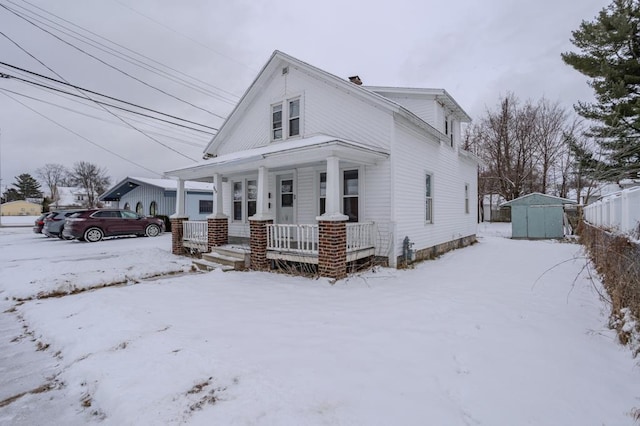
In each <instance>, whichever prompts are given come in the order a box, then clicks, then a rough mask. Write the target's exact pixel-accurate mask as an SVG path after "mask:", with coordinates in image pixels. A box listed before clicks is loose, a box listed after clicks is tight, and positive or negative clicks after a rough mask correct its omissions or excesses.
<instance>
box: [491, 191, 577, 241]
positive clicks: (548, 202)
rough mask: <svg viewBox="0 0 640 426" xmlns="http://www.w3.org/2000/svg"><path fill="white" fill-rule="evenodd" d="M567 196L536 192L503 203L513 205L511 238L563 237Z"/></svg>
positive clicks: (570, 201) (572, 202)
mask: <svg viewBox="0 0 640 426" xmlns="http://www.w3.org/2000/svg"><path fill="white" fill-rule="evenodd" d="M566 204H576V202H575V201H572V200H568V199H566V198H560V197H554V196H552V195H547V194H541V193H539V192H534V193H531V194H527V195H525V196H522V197H519V198H516V199H514V200H511V201H507V202H506V203H503V204H501V207H503V206H504V207H507V206H508V207H511V238H526V239H544V238H563V237H564V234H565V232H564V226H565V224H566V219H565V214H564V206H565V205H566Z"/></svg>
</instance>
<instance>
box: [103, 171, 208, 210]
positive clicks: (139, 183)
mask: <svg viewBox="0 0 640 426" xmlns="http://www.w3.org/2000/svg"><path fill="white" fill-rule="evenodd" d="M176 189H177V183H176V181H175V180H174V179H151V178H142V177H126V178H124V179H122V180H121V181H120V182H118V183H116V184H115V185H113V186H112V187H111V188H109V189H108V190H107V191H106V192H105V193H104V194H102V195H101V196H100V198H99V199H100V201H104V202H111V205H112V206H113V207H116V208H123V209H127V210H132V211H135V212H136V213H138V214H142V215H149V216H156V215H163V216H171V215H172V214H174V213H175V212H176ZM184 194H185V195H184V196H185V206H184V213H185V214H187V215H188V216H189V217H190V218H191V219H195V220H205V219H206V218H207V216H209V215H210V214H211V213H212V212H213V195H212V194H213V184H211V183H207V182H185V184H184Z"/></svg>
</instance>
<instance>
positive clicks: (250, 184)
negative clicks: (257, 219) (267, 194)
mask: <svg viewBox="0 0 640 426" xmlns="http://www.w3.org/2000/svg"><path fill="white" fill-rule="evenodd" d="M257 201H258V181H257V180H248V181H247V218H250V217H251V216H253V215H255V214H256V206H257Z"/></svg>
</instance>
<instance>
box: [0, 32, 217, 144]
mask: <svg viewBox="0 0 640 426" xmlns="http://www.w3.org/2000/svg"><path fill="white" fill-rule="evenodd" d="M0 35H3V36H5V37H7V36H6V35H5V34H4V33H3V32H1V31H0ZM7 38H9V37H7ZM9 40H11V39H10V38H9ZM11 41H12V42H13V40H11ZM14 43H15V42H14ZM30 56H31V55H30ZM38 62H40V61H38ZM40 63H42V62H40ZM0 65H3V66H5V67H8V68H12V69H14V70H18V71H22V72H25V73H27V74H31V75H34V76H36V77H39V78H43V79H46V80H49V81H53V82H55V83H58V84H62V85H64V86H68V87H71V88H74V89H77V90H81V91H83V92H86V93H91V94H92V95H97V96H101V97H103V98H107V99H111V100H113V101H117V102H120V103H123V104H126V105H130V106H133V107H136V108H140V109H142V110H145V111H150V112H153V113H155V114H160V115H164V116H165V117H170V118H173V119H175V120H179V121H184V122H185V123H190V124H195V125H197V126H200V127H204V128H206V129H211V130H214V131H218V129H217V128H215V127H211V126H207V125H204V124H200V123H196V122H195V121H191V120H187V119H184V118H180V117H177V116H175V115H171V114H165V113H164V112H160V111H157V110H154V109H151V108H147V107H143V106H141V105H138V104H134V103H132V102H127V101H123V100H122V99H118V98H114V97H113V96H109V95H105V94H102V93H99V92H95V91H93V90H89V89H85V88H83V87H80V86H76V85H74V84H71V83H68V82H66V81H61V80H56V79H55V78H52V77H47V76H46V75H42V74H38V73H36V72H33V71H29V70H26V69H24V68H20V67H17V66H15V65H11V64H7V63H6V62H1V61H0ZM43 65H44V64H43ZM44 66H45V67H46V65H44ZM47 68H48V67H47ZM9 77H10V78H14V79H16V80H20V81H23V82H25V83H29V84H37V85H41V86H43V87H47V88H50V89H52V90H58V91H60V89H56V88H52V87H51V86H46V85H43V84H41V83H36V82H32V81H30V80H25V79H21V78H20V77H15V76H9ZM65 93H68V94H70V95H71V96H77V95H73V94H72V93H69V92H65ZM103 103H104V102H103ZM105 104H106V103H105ZM106 105H109V106H112V107H114V108H119V109H124V108H121V107H118V106H115V105H111V104H106ZM126 111H129V110H126ZM129 112H133V111H129ZM140 115H144V114H140ZM158 120H160V119H158ZM160 121H166V120H160ZM167 122H168V121H167ZM169 123H170V122H169ZM176 125H179V124H177V123H176ZM183 127H184V126H183ZM193 130H198V129H193ZM199 131H201V132H202V130H199ZM204 133H208V132H204ZM209 134H211V133H209Z"/></svg>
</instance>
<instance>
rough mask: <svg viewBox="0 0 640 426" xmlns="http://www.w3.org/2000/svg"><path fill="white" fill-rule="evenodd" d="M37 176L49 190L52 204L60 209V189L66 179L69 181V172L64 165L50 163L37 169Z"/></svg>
mask: <svg viewBox="0 0 640 426" xmlns="http://www.w3.org/2000/svg"><path fill="white" fill-rule="evenodd" d="M36 175H37V176H38V177H39V178H40V179H41V180H42V181H43V182H44V184H45V185H46V186H47V187H48V188H49V194H51V203H52V204H53V205H54V206H55V207H56V208H58V202H59V201H60V193H59V192H58V188H59V187H60V186H63V184H64V181H65V179H67V176H68V175H69V171H68V170H67V168H66V167H65V166H63V165H62V164H52V163H49V164H45V165H44V166H43V167H41V168H39V169H37V170H36Z"/></svg>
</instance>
